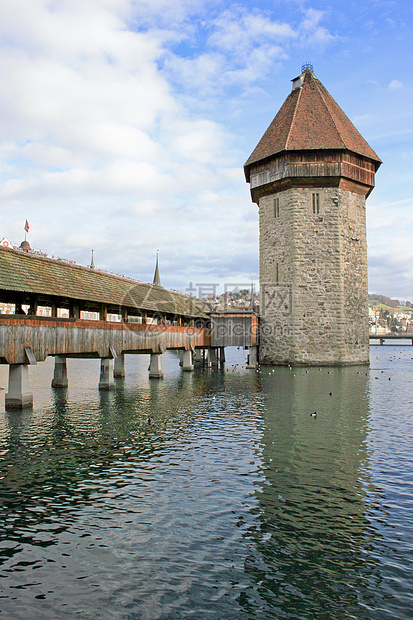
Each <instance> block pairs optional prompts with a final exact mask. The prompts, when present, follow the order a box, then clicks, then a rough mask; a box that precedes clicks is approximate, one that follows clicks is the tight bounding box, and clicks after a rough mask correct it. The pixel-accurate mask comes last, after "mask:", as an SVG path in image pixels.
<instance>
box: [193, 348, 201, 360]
mask: <svg viewBox="0 0 413 620" xmlns="http://www.w3.org/2000/svg"><path fill="white" fill-rule="evenodd" d="M193 361H194V363H196V364H201V363H202V361H203V360H202V349H195V355H194V357H193Z"/></svg>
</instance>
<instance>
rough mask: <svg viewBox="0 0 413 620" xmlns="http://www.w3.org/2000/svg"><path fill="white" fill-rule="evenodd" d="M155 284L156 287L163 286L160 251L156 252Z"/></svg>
mask: <svg viewBox="0 0 413 620" xmlns="http://www.w3.org/2000/svg"><path fill="white" fill-rule="evenodd" d="M153 284H155V286H162V285H161V276H160V275H159V250H156V267H155V274H154V276H153Z"/></svg>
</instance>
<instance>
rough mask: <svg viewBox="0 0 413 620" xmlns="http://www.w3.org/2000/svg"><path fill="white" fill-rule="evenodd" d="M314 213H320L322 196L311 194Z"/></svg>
mask: <svg viewBox="0 0 413 620" xmlns="http://www.w3.org/2000/svg"><path fill="white" fill-rule="evenodd" d="M311 198H312V207H313V213H320V194H311Z"/></svg>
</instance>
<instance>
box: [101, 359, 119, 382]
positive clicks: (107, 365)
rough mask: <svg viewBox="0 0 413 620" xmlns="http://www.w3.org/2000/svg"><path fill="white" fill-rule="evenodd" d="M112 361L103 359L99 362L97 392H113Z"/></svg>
mask: <svg viewBox="0 0 413 620" xmlns="http://www.w3.org/2000/svg"><path fill="white" fill-rule="evenodd" d="M115 387H116V386H115V379H114V377H113V359H107V358H103V359H102V360H101V362H100V379H99V390H114V389H115Z"/></svg>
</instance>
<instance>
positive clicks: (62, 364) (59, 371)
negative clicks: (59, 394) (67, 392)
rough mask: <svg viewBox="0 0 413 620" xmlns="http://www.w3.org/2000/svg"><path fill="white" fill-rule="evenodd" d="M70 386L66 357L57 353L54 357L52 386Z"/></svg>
mask: <svg viewBox="0 0 413 620" xmlns="http://www.w3.org/2000/svg"><path fill="white" fill-rule="evenodd" d="M67 386H68V381H67V366H66V358H65V357H62V356H61V355H56V356H55V358H54V375H53V379H52V388H65V387H67Z"/></svg>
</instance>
